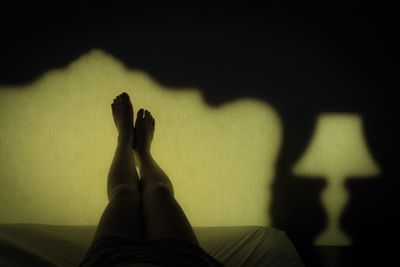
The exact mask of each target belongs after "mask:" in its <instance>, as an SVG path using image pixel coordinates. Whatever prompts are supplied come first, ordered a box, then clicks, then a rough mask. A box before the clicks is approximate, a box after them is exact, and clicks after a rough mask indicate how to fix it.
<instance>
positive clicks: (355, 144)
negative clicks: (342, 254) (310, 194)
mask: <svg viewBox="0 0 400 267" xmlns="http://www.w3.org/2000/svg"><path fill="white" fill-rule="evenodd" d="M293 172H294V174H295V175H297V176H305V177H310V178H312V177H325V178H326V179H327V186H326V188H325V190H324V191H323V192H322V193H321V202H322V204H323V206H324V208H325V210H326V214H327V227H326V229H325V231H323V232H322V234H321V235H320V236H318V237H317V238H316V240H315V243H316V244H317V245H350V244H351V240H350V239H349V238H348V237H347V236H346V235H345V233H343V232H342V231H341V230H340V225H339V221H340V214H341V212H342V210H343V208H344V207H345V206H346V204H347V200H348V195H347V192H346V190H345V188H344V181H345V179H346V177H350V176H351V177H352V178H356V177H357V178H362V177H367V176H374V175H378V174H379V167H378V166H377V164H376V163H375V161H374V159H373V157H372V156H371V153H370V152H369V150H368V146H367V144H366V142H365V139H364V135H363V129H362V118H361V117H360V116H359V115H357V114H347V113H323V114H321V115H320V116H319V117H318V119H317V123H316V128H315V133H314V136H313V138H312V140H311V143H310V145H309V146H308V148H307V150H306V152H305V153H304V155H303V156H302V157H301V158H300V160H299V161H298V162H297V163H296V164H295V166H294V168H293Z"/></svg>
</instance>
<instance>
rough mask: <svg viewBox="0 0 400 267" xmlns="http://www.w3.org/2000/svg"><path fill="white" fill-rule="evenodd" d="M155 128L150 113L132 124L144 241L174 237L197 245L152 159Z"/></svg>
mask: <svg viewBox="0 0 400 267" xmlns="http://www.w3.org/2000/svg"><path fill="white" fill-rule="evenodd" d="M154 127H155V121H154V118H153V117H152V116H151V114H150V112H148V111H147V110H146V111H143V109H141V110H139V112H138V114H137V119H136V124H135V135H136V136H135V139H136V140H135V155H136V158H137V159H138V166H139V171H140V178H141V181H142V204H143V224H144V232H145V237H146V238H148V239H153V238H162V237H175V238H181V239H186V240H189V241H191V242H193V243H195V244H197V245H198V240H197V238H196V235H195V233H194V231H193V229H192V226H191V225H190V223H189V221H188V219H187V218H186V215H185V213H184V211H183V210H182V208H181V206H180V205H179V203H178V202H177V201H176V199H175V197H174V189H173V186H172V183H171V181H170V179H169V178H168V176H167V175H166V174H165V172H164V171H163V170H162V169H161V168H160V166H158V164H157V163H156V161H155V160H154V159H153V157H152V156H151V153H150V146H151V141H152V140H153V136H154Z"/></svg>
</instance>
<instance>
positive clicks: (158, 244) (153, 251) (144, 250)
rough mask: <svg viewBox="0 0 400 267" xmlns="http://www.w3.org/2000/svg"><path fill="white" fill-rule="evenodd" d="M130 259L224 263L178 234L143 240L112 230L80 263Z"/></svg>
mask: <svg viewBox="0 0 400 267" xmlns="http://www.w3.org/2000/svg"><path fill="white" fill-rule="evenodd" d="M132 263H152V264H155V265H159V266H166V267H168V266H174V267H175V266H199V267H200V266H209V267H211V266H213V267H214V266H224V265H223V264H222V263H220V262H219V261H217V260H216V259H214V258H213V257H212V256H210V255H209V254H208V253H207V252H206V251H204V250H203V249H202V248H201V247H199V246H197V245H195V244H193V243H192V242H190V241H187V240H183V239H178V238H162V239H152V240H143V239H136V238H131V237H129V236H125V235H120V234H114V235H109V236H105V237H102V238H100V239H99V240H97V241H96V242H95V243H93V244H92V245H91V247H90V248H89V249H88V251H87V252H86V255H85V257H84V258H83V260H82V262H81V264H80V265H79V267H92V266H96V267H103V266H114V265H124V264H132Z"/></svg>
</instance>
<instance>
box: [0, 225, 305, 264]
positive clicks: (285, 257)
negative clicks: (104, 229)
mask: <svg viewBox="0 0 400 267" xmlns="http://www.w3.org/2000/svg"><path fill="white" fill-rule="evenodd" d="M95 229H96V226H94V225H90V226H63V225H42V224H0V266H10V267H14V266H44V267H45V266H77V265H78V264H79V263H80V261H81V260H82V258H83V256H84V254H85V252H86V250H87V249H88V247H89V245H90V243H91V240H92V237H93V234H94V231H95ZM194 231H195V233H196V235H197V237H198V239H199V242H200V245H201V247H202V248H203V249H204V250H205V251H207V252H208V253H209V254H210V255H212V256H213V257H215V258H216V259H218V260H219V261H221V262H222V263H224V264H225V265H226V266H227V267H230V266H232V267H233V266H235V267H236V266H252V267H253V266H271V267H277V266H285V267H297V266H303V264H302V262H301V259H300V257H299V255H298V253H297V251H296V249H295V248H294V246H293V244H292V242H291V241H290V240H289V239H288V238H287V236H286V233H285V232H283V231H279V230H277V229H274V228H270V227H261V226H235V227H232V226H229V227H194Z"/></svg>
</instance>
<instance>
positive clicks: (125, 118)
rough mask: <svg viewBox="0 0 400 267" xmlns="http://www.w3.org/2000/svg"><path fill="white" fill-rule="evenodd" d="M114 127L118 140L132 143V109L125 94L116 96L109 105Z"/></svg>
mask: <svg viewBox="0 0 400 267" xmlns="http://www.w3.org/2000/svg"><path fill="white" fill-rule="evenodd" d="M111 109H112V114H113V117H114V122H115V126H116V127H117V130H118V134H119V136H118V140H119V141H122V142H128V143H129V144H130V145H132V143H133V135H134V131H133V130H132V129H133V108H132V103H131V101H130V99H129V95H128V94H127V93H122V94H120V95H118V96H117V97H116V98H115V99H114V101H113V103H112V104H111Z"/></svg>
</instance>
